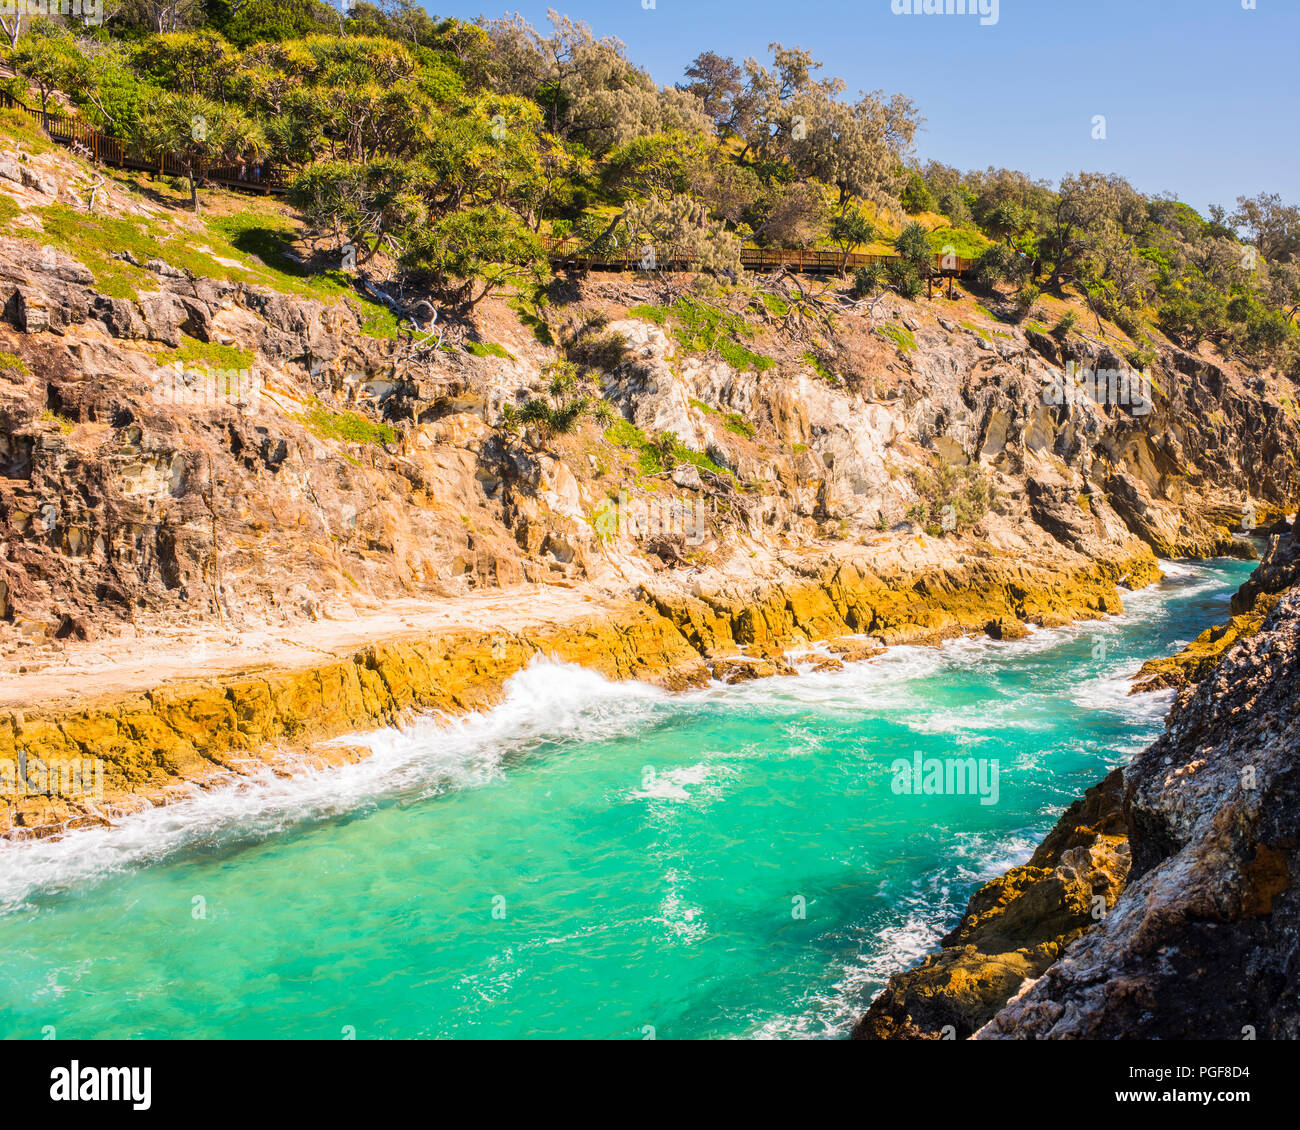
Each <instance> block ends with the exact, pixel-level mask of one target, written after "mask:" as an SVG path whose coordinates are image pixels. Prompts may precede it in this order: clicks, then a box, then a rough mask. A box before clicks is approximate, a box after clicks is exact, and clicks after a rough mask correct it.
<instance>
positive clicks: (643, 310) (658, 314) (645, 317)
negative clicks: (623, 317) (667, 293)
mask: <svg viewBox="0 0 1300 1130" xmlns="http://www.w3.org/2000/svg"><path fill="white" fill-rule="evenodd" d="M627 313H628V317H631V318H640V319H641V320H642V321H645V322H654V324H655V325H656V326H663V325H666V324H667V323H668V311H667V310H666V309H664V307H662V306H651V305H649V304H647V303H642V304H641V305H640V306H633V307H632V308H631V309H630V310H629V311H628V312H627Z"/></svg>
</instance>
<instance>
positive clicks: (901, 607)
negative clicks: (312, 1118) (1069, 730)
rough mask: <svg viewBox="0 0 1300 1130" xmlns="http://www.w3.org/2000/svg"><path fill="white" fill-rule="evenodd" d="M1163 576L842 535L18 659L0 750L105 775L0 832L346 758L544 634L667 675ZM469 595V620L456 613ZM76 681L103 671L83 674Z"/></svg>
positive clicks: (3, 755) (568, 647)
mask: <svg viewBox="0 0 1300 1130" xmlns="http://www.w3.org/2000/svg"><path fill="white" fill-rule="evenodd" d="M1161 576H1162V574H1161V572H1160V569H1159V566H1158V564H1157V560H1156V558H1155V557H1154V556H1153V555H1152V554H1150V552H1149V551H1148V552H1147V553H1145V554H1141V555H1138V556H1137V557H1135V558H1133V559H1130V560H1128V561H1124V562H1092V563H1089V564H1088V565H1086V566H1082V567H1078V568H1074V569H1065V570H1053V569H1048V568H1038V569H1035V568H1032V567H1030V566H1026V565H1023V564H1009V563H1006V562H987V561H981V562H976V563H972V564H971V565H969V566H968V567H967V569H966V570H965V573H964V575H963V574H962V573H960V572H957V571H954V570H940V571H937V572H936V571H933V570H932V571H927V572H924V573H920V574H916V575H913V576H910V577H903V578H899V577H889V578H887V579H886V578H881V577H878V576H876V575H875V574H872V573H871V572H869V571H868V570H867V569H866V568H865V558H862V557H855V556H853V555H849V556H846V557H845V558H844V559H843V560H840V561H838V562H837V563H835V564H834V566H833V567H830V568H827V569H826V571H825V572H824V573H823V575H822V576H821V577H820V578H818V579H816V580H815V581H812V582H808V581H807V580H806V579H802V580H803V583H792V581H793V579H791V580H790V581H787V582H786V583H780V582H776V583H772V582H768V583H761V584H758V585H757V586H756V587H755V588H754V589H753V590H752V591H749V592H745V591H743V590H742V589H738V588H736V587H735V585H734V583H733V584H732V585H730V586H728V585H725V584H718V585H716V586H713V587H708V586H705V585H701V584H699V583H697V585H696V586H695V592H694V593H693V594H686V593H683V592H680V591H670V590H668V589H667V588H666V587H661V588H658V589H655V590H652V591H645V590H643V593H642V597H643V598H642V599H640V600H632V599H622V600H618V599H612V598H608V597H601V596H598V595H597V594H594V593H590V592H588V593H584V592H582V591H580V590H564V592H565V595H564V596H563V597H557V595H556V593H555V592H554V591H552V592H543V593H540V594H539V593H536V592H533V591H523V592H518V593H514V594H500V593H494V594H492V596H491V598H489V599H485V600H481V601H466V602H458V603H457V605H455V606H454V607H452V608H451V609H439V610H436V611H434V610H431V611H429V612H426V613H425V617H424V619H423V620H422V619H421V617H420V615H419V614H418V613H415V612H414V610H411V609H407V610H406V611H407V612H408V613H409V614H408V615H406V616H405V617H404V618H403V617H402V616H400V615H398V616H395V617H393V616H390V617H389V619H390V620H392V619H397V620H399V621H400V623H401V628H402V630H401V631H398V632H395V633H394V634H392V635H390V636H389V637H387V638H384V639H377V640H373V639H372V640H361V641H359V640H358V638H357V632H358V630H359V629H358V628H356V627H353V629H352V632H351V633H349V632H348V630H347V625H340V626H339V627H340V628H341V629H342V631H341V632H340V634H341V636H342V640H341V641H340V642H337V643H336V646H335V648H334V649H333V650H327V649H324V648H320V647H315V646H311V645H308V644H304V643H302V642H294V641H284V642H285V643H287V644H289V645H290V648H291V649H292V650H287V649H286V650H283V651H281V652H280V653H278V654H281V655H283V656H295V657H297V658H298V659H299V662H298V663H296V664H294V663H292V662H287V663H283V664H277V663H275V662H267V661H265V660H261V661H260V662H257V661H255V662H254V663H252V664H246V665H240V664H238V663H233V664H232V663H227V667H226V669H224V670H223V669H221V668H220V667H217V668H216V669H215V670H214V671H213V673H210V674H201V675H193V674H189V675H182V676H180V677H173V678H172V679H170V680H158V681H156V682H152V683H145V684H143V685H141V684H140V683H139V682H137V683H136V685H134V686H132V685H131V683H130V682H129V678H124V676H123V672H122V671H121V670H120V669H114V668H108V669H107V672H106V677H105V675H102V674H101V675H100V676H99V681H98V683H97V682H96V678H95V677H94V672H93V671H91V672H87V673H86V674H84V675H83V676H82V678H81V681H80V682H79V683H78V684H77V690H76V691H75V692H73V693H72V694H70V693H68V691H67V690H66V689H65V691H64V693H63V694H62V695H59V696H55V697H53V698H51V699H49V700H47V701H46V702H43V703H38V704H37V705H35V706H30V705H28V706H23V707H17V706H15V705H14V701H15V695H16V694H17V693H19V692H18V688H19V687H20V686H21V684H22V683H24V682H25V683H28V684H29V685H30V683H31V681H32V680H38V679H42V678H48V676H47V675H45V674H44V673H43V672H36V673H32V674H20V675H18V676H14V675H12V674H11V675H8V676H5V677H0V763H3V762H4V761H6V760H10V761H13V762H16V761H17V759H18V758H19V757H20V756H22V757H24V758H25V759H26V761H27V762H28V763H32V764H35V763H45V764H51V763H56V764H57V763H63V764H69V763H73V762H77V761H91V762H95V763H96V764H99V765H102V770H103V781H104V789H103V797H102V799H98V798H97V799H96V800H95V802H94V803H85V802H82V801H78V800H76V799H71V798H69V797H66V796H59V795H57V794H53V795H51V794H37V795H27V796H17V797H0V838H4V839H32V838H43V837H47V836H57V835H61V834H64V833H66V832H69V831H75V830H77V829H78V828H81V827H93V826H103V825H105V824H110V823H111V822H112V821H113V820H114V819H116V818H118V817H120V816H124V815H127V814H129V813H131V812H133V811H139V810H141V809H143V808H146V807H151V806H155V805H160V804H167V803H170V802H171V801H174V800H176V799H179V798H180V797H183V796H184V795H186V794H187V793H188V792H190V791H192V788H193V787H195V786H197V787H200V788H203V787H211V786H212V785H215V784H218V783H227V782H229V781H230V780H232V779H233V778H237V777H239V776H242V775H243V774H244V773H245V772H247V771H248V768H249V767H253V768H271V769H274V770H276V771H285V772H292V771H293V769H294V767H295V766H301V765H303V764H304V763H310V764H314V765H318V766H327V765H339V764H344V763H347V762H348V761H353V760H357V759H358V758H359V757H362V756H365V754H364V752H363V751H361V750H359V749H357V748H355V747H351V746H346V745H339V744H337V743H336V742H335V740H336V739H338V738H340V737H343V736H346V735H349V734H356V733H362V732H367V731H371V730H375V729H379V728H382V727H384V726H389V725H393V724H397V723H400V722H401V721H402V720H403V719H404V718H406V717H409V716H411V714H413V713H417V712H420V713H423V712H443V713H447V714H463V713H467V712H470V711H473V710H479V709H484V708H488V707H491V706H493V705H495V704H496V703H497V702H499V701H500V698H501V694H502V688H503V687H504V684H505V682H506V680H507V679H508V678H510V676H512V675H513V674H515V673H516V672H517V671H519V670H521V669H522V668H523V667H525V666H526V665H527V664H528V663H529V662H530V661H531V660H532V658H533V657H534V656H535V655H538V654H545V655H547V656H549V657H551V658H554V659H556V660H558V661H561V662H572V663H577V664H578V665H580V666H583V667H586V668H589V669H591V670H593V671H596V672H597V673H599V674H601V675H604V676H605V677H607V678H610V679H612V680H615V681H622V680H628V679H635V680H640V681H643V682H648V683H652V684H655V685H659V686H661V687H664V688H665V689H668V690H670V691H679V690H684V689H687V688H689V687H694V686H700V685H703V684H704V683H707V682H708V681H709V680H710V679H711V678H715V677H717V678H723V679H724V680H725V681H731V682H735V681H743V680H747V679H750V678H757V677H762V676H765V675H770V674H777V673H789V674H793V673H794V671H793V668H791V667H790V666H789V665H788V664H787V663H786V662H785V653H786V651H787V650H791V649H795V648H798V647H800V646H804V645H808V644H812V643H827V642H829V643H832V644H833V643H834V642H835V641H837V640H840V641H845V642H844V644H843V646H842V650H841V652H840V654H842V655H843V656H844V657H845V659H849V660H852V659H855V658H865V657H867V656H868V655H870V654H872V653H873V648H875V647H876V646H877V645H880V646H885V647H887V646H896V645H902V644H938V643H942V642H943V641H944V640H947V639H953V638H957V637H961V636H978V635H981V634H983V635H988V636H990V637H992V638H995V639H1017V638H1021V637H1023V636H1024V635H1026V634H1027V629H1026V627H1025V624H1026V623H1034V624H1036V625H1039V626H1043V627H1058V626H1062V625H1064V624H1068V623H1073V622H1080V621H1086V620H1095V619H1099V618H1102V617H1104V616H1106V615H1108V614H1112V613H1119V612H1121V611H1122V610H1123V604H1122V600H1121V596H1120V592H1119V588H1118V587H1117V586H1119V585H1121V584H1122V585H1124V586H1125V587H1126V588H1128V589H1130V590H1136V589H1140V588H1145V587H1147V586H1148V585H1150V584H1153V583H1156V582H1158V581H1159V580H1160V579H1161ZM466 605H468V606H469V607H468V608H466ZM487 610H490V612H491V615H490V616H489V615H488V614H487ZM476 612H477V613H478V614H479V615H478V617H477V618H478V619H479V621H480V626H479V627H477V628H471V627H467V626H465V623H464V621H465V619H466V618H467V617H473V616H474V614H475V613H476ZM431 623H434V624H440V626H439V627H435V628H430V627H429V626H428V625H429V624H431ZM422 624H423V625H424V626H422ZM312 627H313V629H314V631H313V632H312V633H311V634H310V636H309V637H308V638H311V637H315V638H318V639H323V638H324V636H325V634H326V633H328V632H330V631H332V630H333V629H334V628H335V627H336V625H335V624H334V623H333V622H326V623H325V624H319V623H318V624H316V625H313V626H312ZM360 630H361V631H364V630H365V629H364V627H363V628H361V629H360ZM864 637H870V639H869V640H868V639H865V638H864ZM272 654H277V653H275V652H273V653H272ZM319 655H324V656H326V657H327V658H325V659H324V660H322V659H321V658H319V657H318V656H319ZM217 662H218V663H219V662H220V661H219V660H218V661H217ZM826 662H827V663H828V664H830V665H834V664H835V663H839V662H841V660H839V659H828V660H827V661H826ZM145 667H146V670H147V671H148V672H149V673H152V672H154V671H156V670H158V668H157V667H156V665H155V666H150V665H148V664H146V665H145ZM130 673H131V672H130V671H128V672H127V673H126V674H127V676H129V675H130ZM136 678H137V680H138V679H139V678H140V675H139V674H138V673H137V674H136ZM87 683H89V685H90V686H91V687H92V688H93V687H96V686H100V687H105V686H106V687H107V688H108V689H102V690H100V691H99V692H98V693H96V692H95V691H94V690H89V691H87V690H85V687H86V686H87ZM78 692H79V696H76V695H78ZM74 696H76V697H74ZM322 743H334V744H331V745H328V746H325V745H323V744H322Z"/></svg>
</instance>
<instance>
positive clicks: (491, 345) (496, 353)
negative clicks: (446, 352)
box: [465, 341, 515, 361]
mask: <svg viewBox="0 0 1300 1130" xmlns="http://www.w3.org/2000/svg"><path fill="white" fill-rule="evenodd" d="M465 352H466V353H472V354H473V355H474V356H475V357H501V358H504V359H505V360H506V361H513V360H515V355H514V354H513V353H511V352H510V350H508V349H507V348H506V347H505V346H504V345H498V344H497V343H496V342H495V341H467V342H466V343H465Z"/></svg>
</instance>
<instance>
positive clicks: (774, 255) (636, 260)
mask: <svg viewBox="0 0 1300 1130" xmlns="http://www.w3.org/2000/svg"><path fill="white" fill-rule="evenodd" d="M544 243H545V246H546V251H547V254H548V255H549V256H550V259H551V262H552V263H554V264H556V265H560V266H569V267H578V268H584V269H589V270H597V271H635V270H638V269H644V267H645V266H646V264H645V263H644V261H643V259H642V256H641V254H640V253H637V254H633V252H632V250H631V249H629V250H628V252H627V254H625V255H622V256H617V255H615V256H606V257H600V258H593V257H591V256H589V255H583V254H582V243H581V241H579V240H575V239H574V238H573V237H571V236H570V237H568V238H567V239H556V240H545V241H544ZM897 258H898V256H897V255H867V254H860V253H857V252H852V253H850V254H849V255H848V256H847V257H846V256H845V255H844V253H843V252H842V251H828V250H826V249H824V248H818V249H813V250H809V251H802V250H782V249H780V248H768V247H745V248H742V249H741V252H740V263H741V266H743V267H744V268H745V269H746V270H747V271H756V272H759V273H766V272H771V271H780V270H788V271H798V272H800V273H803V274H817V275H830V274H838V273H839V271H840V270H841V268H842V269H844V270H846V271H855V270H857V268H859V267H865V266H868V265H869V264H871V263H889V262H891V261H893V260H895V259H897ZM689 266H690V263H689V262H688V261H687V260H686V259H680V258H674V257H672V256H669V257H667V258H664V257H662V256H656V258H655V260H654V267H655V268H656V269H658V270H674V269H678V268H682V269H685V268H689ZM974 266H975V260H974V259H963V258H961V257H959V256H955V255H936V256H935V257H934V274H935V275H936V276H937V277H942V278H947V277H954V276H962V275H965V274H967V273H968V272H969V271H970V270H971V268H972V267H974Z"/></svg>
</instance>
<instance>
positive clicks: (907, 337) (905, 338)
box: [876, 326, 916, 353]
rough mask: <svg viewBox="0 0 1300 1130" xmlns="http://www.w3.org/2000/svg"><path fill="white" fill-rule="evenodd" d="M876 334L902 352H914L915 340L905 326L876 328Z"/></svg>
mask: <svg viewBox="0 0 1300 1130" xmlns="http://www.w3.org/2000/svg"><path fill="white" fill-rule="evenodd" d="M876 332H877V333H878V334H880V335H881V336H882V337H885V338H888V339H889V340H890V341H892V342H893V343H894V344H895V345H896V346H897V347H898V348H899V349H900V350H901V351H902V352H904V353H915V352H916V338H915V337H914V336H913V335H912V331H911V330H909V329H908V328H907V327H906V326H877V327H876Z"/></svg>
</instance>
